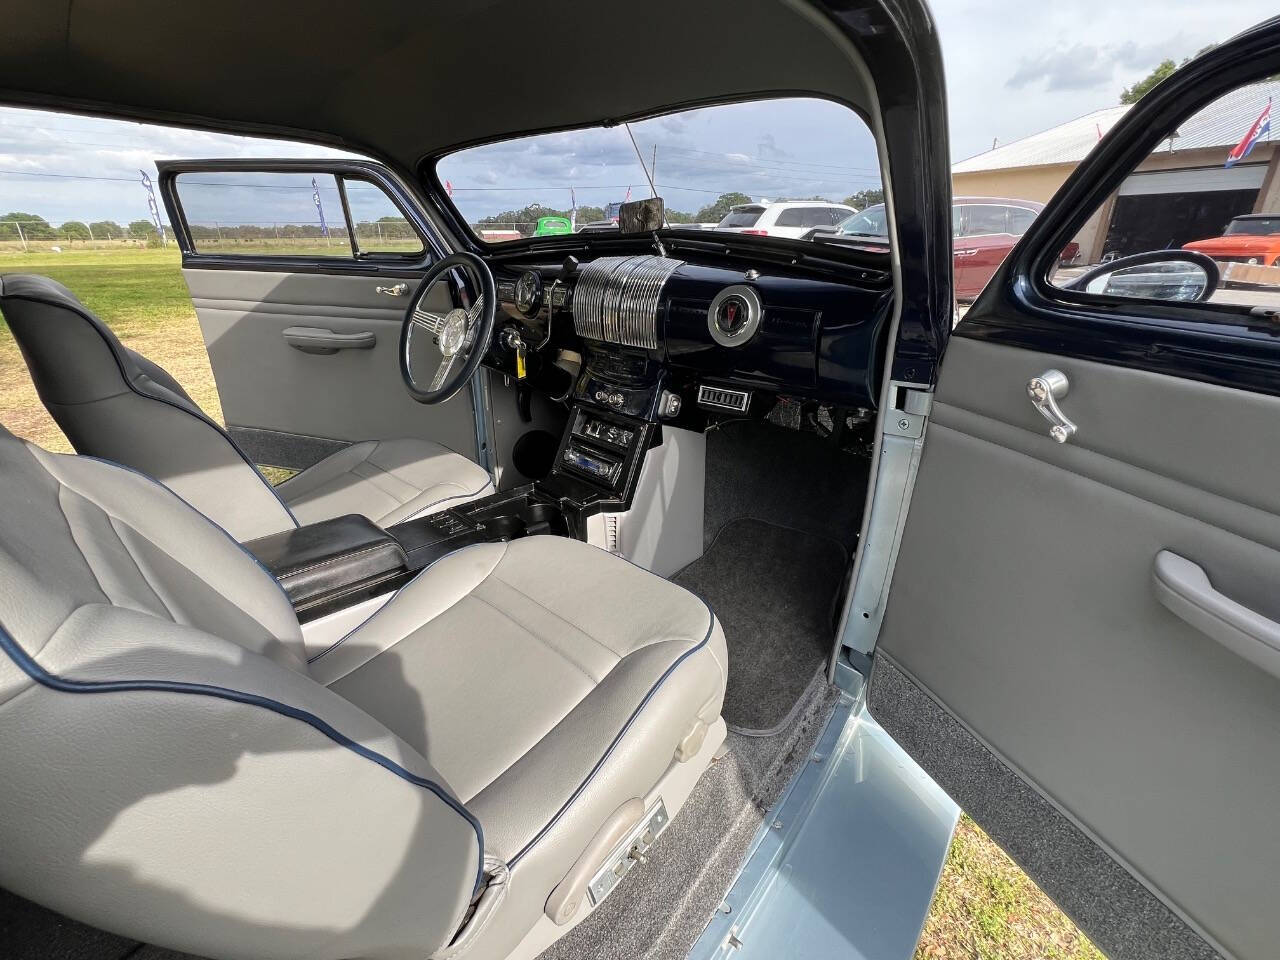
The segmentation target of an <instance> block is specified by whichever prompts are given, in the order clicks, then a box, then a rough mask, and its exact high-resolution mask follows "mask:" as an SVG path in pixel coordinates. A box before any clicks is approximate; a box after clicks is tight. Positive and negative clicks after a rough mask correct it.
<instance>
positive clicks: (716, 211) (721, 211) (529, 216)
mask: <svg viewBox="0 0 1280 960" xmlns="http://www.w3.org/2000/svg"><path fill="white" fill-rule="evenodd" d="M777 199H778V200H827V199H828V198H827V197H778V198H777ZM751 202H752V199H751V197H749V196H747V195H746V194H745V193H737V192H733V193H722V194H720V196H719V197H718V198H716V200H715V201H714V202H713V203H708V204H706V205H705V206H703V207H700V208H699V209H697V210H695V211H694V212H692V213H688V212H685V211H682V210H673V209H671V208H670V207H668V208H667V222H668V223H719V222H720V221H721V220H723V219H724V218H725V215H726V214H728V212H729V210H730V209H731V208H732V207H736V206H738V205H739V204H742V203H751ZM841 203H844V204H847V205H848V206H851V207H854V208H855V209H858V210H864V209H866V208H867V207H869V206H871V205H872V204H875V203H884V191H883V190H881V189H879V188H877V189H874V190H860V191H858V192H857V193H853V194H850V195H849V196H847V197H845V198H844V199H843V200H842V201H841ZM571 212H572V211H569V210H559V209H556V208H553V207H544V206H541V205H540V204H536V203H532V204H529V205H528V206H525V207H521V208H520V209H518V210H504V211H502V212H501V213H495V214H493V215H491V216H488V217H481V218H480V219H479V220H477V221H475V223H476V225H477V226H487V225H490V224H534V223H537V221H538V219H539V218H540V217H565V218H566V219H568V218H569V216H570V214H571ZM604 218H605V213H604V208H603V207H579V208H578V224H579V226H581V225H582V224H584V223H590V222H592V221H593V220H603V219H604Z"/></svg>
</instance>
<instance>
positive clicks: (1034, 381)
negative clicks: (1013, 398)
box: [1027, 370, 1076, 443]
mask: <svg viewBox="0 0 1280 960" xmlns="http://www.w3.org/2000/svg"><path fill="white" fill-rule="evenodd" d="M1069 387H1070V383H1069V382H1068V381H1067V375H1066V374H1065V373H1063V372H1062V371H1061V370H1046V371H1045V372H1044V373H1042V374H1040V376H1038V377H1032V378H1031V379H1030V380H1028V381H1027V396H1028V397H1030V398H1031V404H1032V406H1034V407H1035V408H1036V409H1037V410H1039V411H1040V416H1042V417H1044V418H1045V419H1046V420H1048V421H1049V436H1051V437H1053V439H1054V440H1056V441H1058V443H1066V442H1067V441H1068V440H1070V439H1071V438H1072V437H1073V436H1075V433H1076V425H1075V424H1074V423H1072V422H1071V421H1070V420H1068V419H1067V415H1066V414H1065V413H1063V412H1062V408H1061V407H1059V406H1058V401H1059V400H1061V399H1062V398H1063V397H1065V396H1066V395H1067V389H1068V388H1069Z"/></svg>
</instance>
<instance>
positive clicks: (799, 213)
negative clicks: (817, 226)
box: [776, 207, 813, 227]
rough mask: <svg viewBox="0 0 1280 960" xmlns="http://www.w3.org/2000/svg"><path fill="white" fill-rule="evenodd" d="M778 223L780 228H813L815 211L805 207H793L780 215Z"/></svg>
mask: <svg viewBox="0 0 1280 960" xmlns="http://www.w3.org/2000/svg"><path fill="white" fill-rule="evenodd" d="M776 223H777V225H778V226H780V227H812V226H813V211H812V210H809V209H806V208H804V207H792V208H791V209H790V210H783V211H782V212H781V213H779V214H778V219H777V221H776Z"/></svg>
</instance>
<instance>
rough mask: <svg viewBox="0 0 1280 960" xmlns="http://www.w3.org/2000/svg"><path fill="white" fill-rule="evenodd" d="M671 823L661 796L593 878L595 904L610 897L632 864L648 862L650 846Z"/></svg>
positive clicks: (591, 893)
mask: <svg viewBox="0 0 1280 960" xmlns="http://www.w3.org/2000/svg"><path fill="white" fill-rule="evenodd" d="M669 822H670V821H669V820H668V818H667V807H666V805H665V804H664V803H663V802H662V798H661V797H659V798H658V802H657V803H655V804H654V805H653V806H652V807H651V808H650V809H649V810H648V811H647V812H646V813H645V816H644V819H643V820H641V821H640V822H639V823H638V824H636V826H635V827H634V828H633V829H632V830H631V832H630V833H628V834H627V835H626V836H625V837H624V838H623V839H622V842H620V843H619V844H618V845H617V846H616V847H614V848H613V852H612V853H610V854H609V859H608V860H606V861H605V863H604V866H602V867H601V868H600V869H599V870H598V871H597V872H596V875H595V876H593V877H592V878H591V883H589V884H588V885H587V896H588V897H589V898H590V900H591V905H592V906H596V905H597V904H599V903H600V901H601V900H603V899H604V898H605V897H607V896H608V895H609V893H610V891H612V890H613V888H614V887H616V886H617V885H618V881H619V880H621V879H622V878H623V877H625V876H626V875H627V874H628V873H630V872H631V869H632V868H633V867H635V866H637V865H638V864H644V863H648V862H649V849H650V848H651V847H652V846H653V844H654V841H655V840H657V839H658V836H659V835H660V834H661V833H662V831H663V830H665V829H666V828H667V824H668V823H669Z"/></svg>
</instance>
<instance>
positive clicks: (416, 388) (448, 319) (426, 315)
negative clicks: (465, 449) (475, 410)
mask: <svg viewBox="0 0 1280 960" xmlns="http://www.w3.org/2000/svg"><path fill="white" fill-rule="evenodd" d="M455 270H462V271H463V272H465V273H466V274H468V275H469V276H470V278H471V281H472V289H474V290H477V291H479V296H477V297H476V299H475V301H474V302H473V303H472V304H471V306H470V307H467V308H466V309H463V308H462V307H455V308H454V309H453V310H450V311H448V312H447V313H440V312H438V311H435V310H429V309H427V308H426V307H425V306H424V304H425V303H426V302H427V295H428V294H429V293H430V292H431V288H432V287H434V286H435V285H436V284H437V283H439V282H440V281H441V280H442V279H444V278H445V276H446V275H448V274H450V273H452V272H453V271H455ZM497 305H498V298H497V296H496V294H495V293H494V288H493V274H492V273H490V272H489V267H488V265H487V264H486V263H485V262H484V261H483V260H481V259H480V258H479V257H477V256H476V255H475V254H474V253H467V252H465V251H462V252H459V253H455V254H452V255H450V256H448V257H445V258H444V259H443V260H439V261H437V262H436V263H435V264H434V265H433V266H432V267H431V269H430V270H428V271H427V273H426V275H425V276H424V277H423V278H422V282H421V283H420V284H419V285H418V292H417V293H416V294H415V295H414V299H413V303H412V304H410V306H409V309H408V311H407V312H406V313H405V316H404V326H403V327H401V330H400V376H401V377H402V378H404V385H405V389H407V390H408V391H409V396H411V397H413V399H415V400H417V401H418V402H419V403H444V402H445V401H446V400H448V399H449V398H450V397H452V396H453V395H454V394H455V393H457V392H458V391H459V390H460V389H462V385H463V384H465V383H466V382H467V381H468V380H470V379H471V378H472V377H473V376H474V375H475V372H476V370H477V369H478V368H479V366H480V361H481V360H483V359H484V355H485V353H487V352H488V350H489V340H490V339H491V338H492V336H493V321H494V316H495V314H496V313H497ZM415 333H420V334H429V335H430V336H431V337H432V338H433V342H434V343H435V345H436V346H437V347H438V348H439V350H440V363H439V364H438V365H437V366H436V369H435V372H434V373H433V374H432V375H431V379H430V380H429V381H428V382H427V384H426V385H425V386H424V385H423V382H422V380H420V379H419V378H418V375H417V374H416V373H415V371H414V362H413V338H414V334H415Z"/></svg>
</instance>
